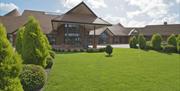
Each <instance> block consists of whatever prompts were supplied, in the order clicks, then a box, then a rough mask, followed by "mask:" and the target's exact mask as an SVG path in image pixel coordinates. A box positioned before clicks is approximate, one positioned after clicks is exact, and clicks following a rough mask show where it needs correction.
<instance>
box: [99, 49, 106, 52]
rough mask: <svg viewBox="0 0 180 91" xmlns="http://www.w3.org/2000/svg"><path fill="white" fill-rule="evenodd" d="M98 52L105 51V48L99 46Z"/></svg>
mask: <svg viewBox="0 0 180 91" xmlns="http://www.w3.org/2000/svg"><path fill="white" fill-rule="evenodd" d="M98 50H99V52H105V50H106V48H99V49H98Z"/></svg>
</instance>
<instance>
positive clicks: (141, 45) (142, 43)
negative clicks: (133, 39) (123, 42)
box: [138, 34, 146, 49]
mask: <svg viewBox="0 0 180 91" xmlns="http://www.w3.org/2000/svg"><path fill="white" fill-rule="evenodd" d="M138 43H139V48H140V49H145V48H146V39H145V38H144V35H143V34H140V35H139V36H138Z"/></svg>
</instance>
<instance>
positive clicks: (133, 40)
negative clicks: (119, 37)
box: [129, 36, 138, 48]
mask: <svg viewBox="0 0 180 91" xmlns="http://www.w3.org/2000/svg"><path fill="white" fill-rule="evenodd" d="M129 47H130V48H138V47H137V39H136V37H135V36H133V37H131V38H130V40H129Z"/></svg>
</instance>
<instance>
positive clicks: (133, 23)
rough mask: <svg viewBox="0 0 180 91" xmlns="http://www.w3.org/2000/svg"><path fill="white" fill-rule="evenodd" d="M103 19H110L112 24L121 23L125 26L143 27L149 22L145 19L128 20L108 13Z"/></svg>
mask: <svg viewBox="0 0 180 91" xmlns="http://www.w3.org/2000/svg"><path fill="white" fill-rule="evenodd" d="M103 19H105V20H107V21H109V22H110V23H112V24H117V23H121V24H122V25H123V26H125V27H143V26H145V25H146V24H147V22H145V21H143V22H142V21H136V20H133V19H132V20H130V21H129V20H128V19H127V18H125V17H119V16H111V15H107V16H106V17H104V18H103Z"/></svg>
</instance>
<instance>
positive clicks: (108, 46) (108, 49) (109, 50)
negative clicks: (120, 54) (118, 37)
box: [106, 45, 113, 56]
mask: <svg viewBox="0 0 180 91" xmlns="http://www.w3.org/2000/svg"><path fill="white" fill-rule="evenodd" d="M112 52H113V48H112V46H111V45H107V46H106V53H107V54H108V55H109V56H110V55H111V54H112Z"/></svg>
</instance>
